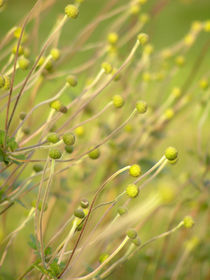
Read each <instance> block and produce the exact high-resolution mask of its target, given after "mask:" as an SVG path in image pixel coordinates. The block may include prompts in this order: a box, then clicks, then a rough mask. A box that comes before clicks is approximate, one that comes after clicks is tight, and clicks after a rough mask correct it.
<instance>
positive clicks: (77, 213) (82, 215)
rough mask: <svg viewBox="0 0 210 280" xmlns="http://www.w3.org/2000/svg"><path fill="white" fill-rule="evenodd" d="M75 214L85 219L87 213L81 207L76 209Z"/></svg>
mask: <svg viewBox="0 0 210 280" xmlns="http://www.w3.org/2000/svg"><path fill="white" fill-rule="evenodd" d="M74 216H75V217H77V218H80V219H83V218H84V217H85V213H84V211H83V210H82V209H81V208H78V209H75V210H74Z"/></svg>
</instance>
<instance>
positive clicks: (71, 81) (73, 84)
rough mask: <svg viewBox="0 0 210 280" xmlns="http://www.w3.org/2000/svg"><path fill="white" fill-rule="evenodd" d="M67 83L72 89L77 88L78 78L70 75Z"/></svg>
mask: <svg viewBox="0 0 210 280" xmlns="http://www.w3.org/2000/svg"><path fill="white" fill-rule="evenodd" d="M66 82H67V83H68V84H69V85H70V86H71V87H76V85H77V83H78V82H77V78H76V77H75V76H73V75H69V76H68V77H67V78H66Z"/></svg>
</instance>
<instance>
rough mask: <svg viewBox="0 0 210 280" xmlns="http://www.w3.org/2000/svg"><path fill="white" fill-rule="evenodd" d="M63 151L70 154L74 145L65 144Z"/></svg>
mask: <svg viewBox="0 0 210 280" xmlns="http://www.w3.org/2000/svg"><path fill="white" fill-rule="evenodd" d="M65 151H66V152H67V153H68V154H71V153H72V152H73V151H74V147H73V146H65Z"/></svg>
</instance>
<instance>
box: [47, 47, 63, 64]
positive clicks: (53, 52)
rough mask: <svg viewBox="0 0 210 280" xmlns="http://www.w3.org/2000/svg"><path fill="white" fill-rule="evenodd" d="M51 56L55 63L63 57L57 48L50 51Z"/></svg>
mask: <svg viewBox="0 0 210 280" xmlns="http://www.w3.org/2000/svg"><path fill="white" fill-rule="evenodd" d="M50 54H51V56H52V58H53V59H54V60H55V61H56V60H58V59H59V58H60V55H61V54H60V51H59V49H57V48H53V49H52V50H51V51H50Z"/></svg>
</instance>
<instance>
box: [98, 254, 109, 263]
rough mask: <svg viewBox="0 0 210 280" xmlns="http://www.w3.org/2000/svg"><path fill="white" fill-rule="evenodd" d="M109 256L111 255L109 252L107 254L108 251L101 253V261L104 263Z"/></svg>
mask: <svg viewBox="0 0 210 280" xmlns="http://www.w3.org/2000/svg"><path fill="white" fill-rule="evenodd" d="M108 257H109V254H107V253H103V254H101V255H100V257H99V262H100V263H103V262H104V261H105V260H106V259H108Z"/></svg>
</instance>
